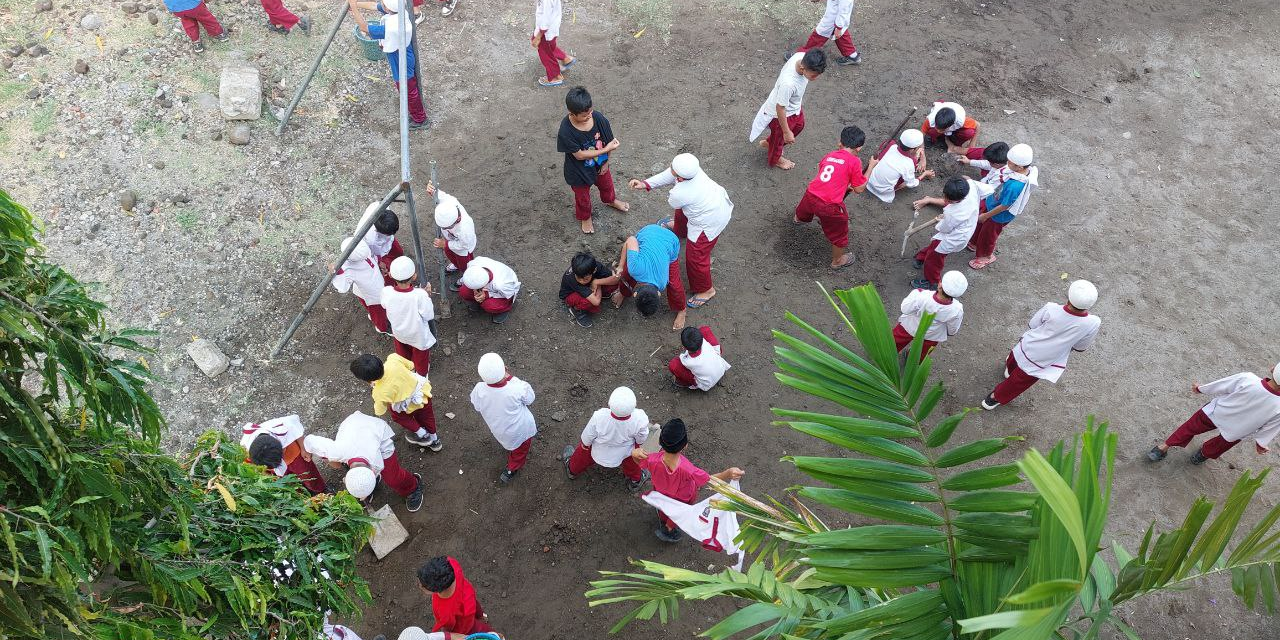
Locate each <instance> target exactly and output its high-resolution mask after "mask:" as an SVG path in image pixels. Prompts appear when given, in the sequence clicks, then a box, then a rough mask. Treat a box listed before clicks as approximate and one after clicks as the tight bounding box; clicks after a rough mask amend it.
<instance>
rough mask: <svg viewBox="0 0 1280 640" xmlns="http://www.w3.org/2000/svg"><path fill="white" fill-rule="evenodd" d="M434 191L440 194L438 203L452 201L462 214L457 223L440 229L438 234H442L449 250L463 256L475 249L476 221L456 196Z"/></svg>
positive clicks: (437, 190) (439, 190)
mask: <svg viewBox="0 0 1280 640" xmlns="http://www.w3.org/2000/svg"><path fill="white" fill-rule="evenodd" d="M436 193H438V194H440V204H445V203H447V202H452V203H453V204H455V205H457V207H458V213H460V214H462V219H461V220H459V221H458V224H456V225H454V226H453V227H452V228H449V229H441V230H440V235H442V236H444V240H445V242H446V243H448V245H449V250H450V251H452V252H454V253H455V254H457V255H460V256H465V255H467V254H469V253H471V252H472V251H475V250H476V223H475V221H474V220H472V219H471V216H470V215H469V214H468V213H467V208H466V207H464V206H462V203H461V202H459V201H458V199H457V198H455V197H453V196H451V195H449V194H447V193H445V192H444V191H443V190H441V189H436Z"/></svg>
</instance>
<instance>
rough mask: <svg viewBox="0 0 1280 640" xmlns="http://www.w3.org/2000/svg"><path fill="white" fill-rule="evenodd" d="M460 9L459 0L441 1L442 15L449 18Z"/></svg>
mask: <svg viewBox="0 0 1280 640" xmlns="http://www.w3.org/2000/svg"><path fill="white" fill-rule="evenodd" d="M457 9H458V0H444V2H441V3H440V15H442V16H444V17H446V18H448V17H449V16H451V15H453V12H454V11H456V10H457Z"/></svg>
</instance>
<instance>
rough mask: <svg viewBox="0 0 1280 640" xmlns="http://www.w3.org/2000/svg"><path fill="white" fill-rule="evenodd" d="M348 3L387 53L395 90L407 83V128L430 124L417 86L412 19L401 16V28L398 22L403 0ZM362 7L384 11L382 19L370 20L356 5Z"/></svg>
mask: <svg viewBox="0 0 1280 640" xmlns="http://www.w3.org/2000/svg"><path fill="white" fill-rule="evenodd" d="M347 4H348V5H349V6H350V7H351V15H352V16H354V17H355V19H356V24H357V25H358V26H359V27H360V30H361V31H363V32H364V34H365V35H367V36H369V37H370V38H373V39H374V40H378V41H380V44H381V46H382V52H383V53H384V54H386V56H387V65H388V66H390V67H391V80H392V81H393V82H394V83H395V86H396V90H397V91H399V89H400V83H401V82H406V83H408V93H409V100H408V102H409V104H408V107H409V128H410V129H426V128H427V127H428V126H430V125H429V124H428V123H427V108H426V107H425V106H424V104H423V101H422V93H421V92H420V91H419V90H418V76H417V66H418V64H417V59H418V51H417V49H416V48H415V47H414V46H413V19H412V18H408V19H406V20H404V22H405V23H406V24H405V26H404V27H403V28H402V27H401V24H400V23H401V18H400V14H399V12H400V8H401V6H402V5H403V4H404V0H382V1H381V2H377V3H370V2H356V0H347ZM362 8H363V9H377V10H378V11H379V12H381V13H382V14H384V15H383V16H382V20H381V21H379V22H378V23H375V24H369V23H368V22H367V21H365V19H364V16H362V15H360V11H359V9H362ZM401 49H404V50H405V68H404V69H401V68H400V50H401ZM396 104H399V102H397V103H396Z"/></svg>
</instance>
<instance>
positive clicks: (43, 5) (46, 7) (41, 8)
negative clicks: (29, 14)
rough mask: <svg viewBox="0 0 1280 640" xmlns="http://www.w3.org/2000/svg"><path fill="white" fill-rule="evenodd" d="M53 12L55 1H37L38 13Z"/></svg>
mask: <svg viewBox="0 0 1280 640" xmlns="http://www.w3.org/2000/svg"><path fill="white" fill-rule="evenodd" d="M45 11H53V0H36V13H44V12H45Z"/></svg>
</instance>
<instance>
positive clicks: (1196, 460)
mask: <svg viewBox="0 0 1280 640" xmlns="http://www.w3.org/2000/svg"><path fill="white" fill-rule="evenodd" d="M1205 460H1208V458H1206V457H1205V456H1204V449H1196V452H1195V453H1193V454H1191V464H1204V461H1205Z"/></svg>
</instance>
